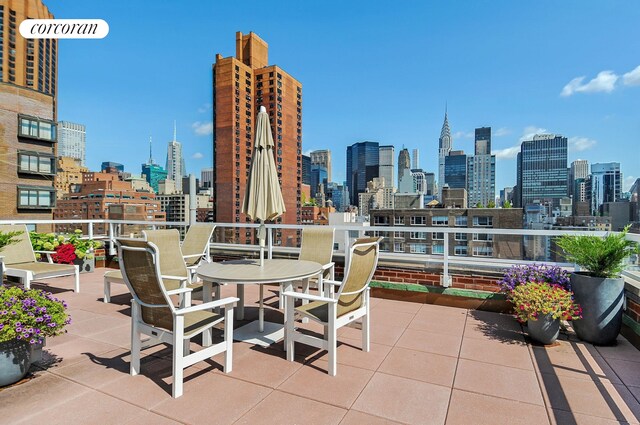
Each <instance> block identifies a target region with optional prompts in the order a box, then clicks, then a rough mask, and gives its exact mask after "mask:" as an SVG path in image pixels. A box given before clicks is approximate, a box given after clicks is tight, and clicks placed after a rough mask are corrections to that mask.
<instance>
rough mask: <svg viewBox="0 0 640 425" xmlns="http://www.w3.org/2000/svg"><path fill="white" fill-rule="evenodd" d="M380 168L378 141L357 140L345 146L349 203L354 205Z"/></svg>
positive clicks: (376, 175)
mask: <svg viewBox="0 0 640 425" xmlns="http://www.w3.org/2000/svg"><path fill="white" fill-rule="evenodd" d="M379 168H380V146H379V145H378V142H359V143H355V144H353V145H351V146H347V187H348V188H349V195H350V197H351V201H350V202H351V205H356V204H357V203H358V199H359V196H358V195H360V194H361V193H363V192H364V191H365V190H366V189H367V182H370V181H372V180H373V178H374V177H378V172H379V171H380V170H379Z"/></svg>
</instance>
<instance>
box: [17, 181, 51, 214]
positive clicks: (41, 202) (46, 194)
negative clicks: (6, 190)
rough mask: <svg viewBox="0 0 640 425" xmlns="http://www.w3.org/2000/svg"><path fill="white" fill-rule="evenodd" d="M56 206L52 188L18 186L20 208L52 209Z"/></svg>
mask: <svg viewBox="0 0 640 425" xmlns="http://www.w3.org/2000/svg"><path fill="white" fill-rule="evenodd" d="M55 206H56V191H55V189H54V188H52V187H38V186H18V208H30V209H51V208H54V207H55Z"/></svg>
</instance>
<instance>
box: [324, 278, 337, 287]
mask: <svg viewBox="0 0 640 425" xmlns="http://www.w3.org/2000/svg"><path fill="white" fill-rule="evenodd" d="M322 283H323V284H324V285H333V286H340V285H342V282H340V281H339V280H331V279H323V280H322Z"/></svg>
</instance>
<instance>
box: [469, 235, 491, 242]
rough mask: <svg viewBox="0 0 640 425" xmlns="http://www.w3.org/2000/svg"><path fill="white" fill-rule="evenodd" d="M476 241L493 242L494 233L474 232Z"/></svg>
mask: <svg viewBox="0 0 640 425" xmlns="http://www.w3.org/2000/svg"><path fill="white" fill-rule="evenodd" d="M473 240H474V241H483V242H493V235H490V234H487V233H474V234H473Z"/></svg>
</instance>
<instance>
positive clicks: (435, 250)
mask: <svg viewBox="0 0 640 425" xmlns="http://www.w3.org/2000/svg"><path fill="white" fill-rule="evenodd" d="M431 253H432V254H433V255H443V254H444V245H443V244H440V243H438V244H435V245H433V246H431Z"/></svg>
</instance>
